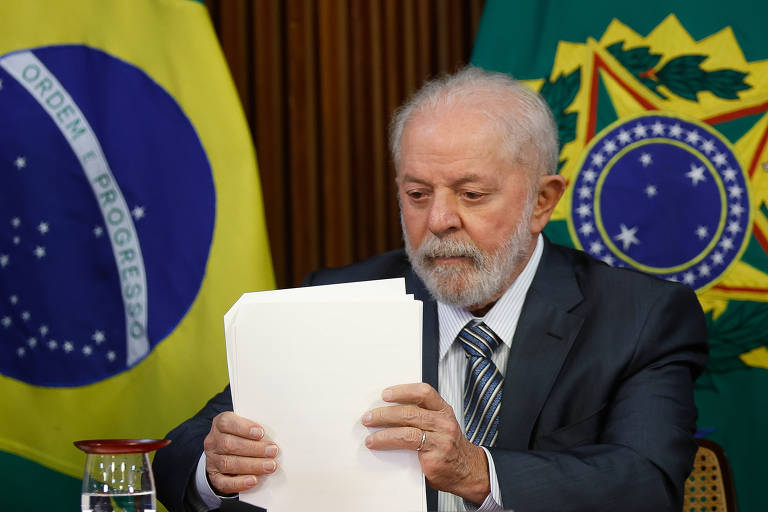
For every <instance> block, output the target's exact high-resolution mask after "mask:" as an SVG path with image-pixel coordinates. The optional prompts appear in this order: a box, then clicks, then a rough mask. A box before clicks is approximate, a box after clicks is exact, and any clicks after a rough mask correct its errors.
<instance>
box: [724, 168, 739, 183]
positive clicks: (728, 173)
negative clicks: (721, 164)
mask: <svg viewBox="0 0 768 512" xmlns="http://www.w3.org/2000/svg"><path fill="white" fill-rule="evenodd" d="M723 178H725V181H734V180H735V179H736V170H735V169H731V168H730V167H729V168H727V169H726V170H724V171H723Z"/></svg>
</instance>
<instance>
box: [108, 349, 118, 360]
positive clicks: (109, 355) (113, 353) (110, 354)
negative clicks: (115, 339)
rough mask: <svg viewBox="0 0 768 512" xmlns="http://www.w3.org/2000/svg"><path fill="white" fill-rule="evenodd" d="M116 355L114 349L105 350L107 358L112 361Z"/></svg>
mask: <svg viewBox="0 0 768 512" xmlns="http://www.w3.org/2000/svg"><path fill="white" fill-rule="evenodd" d="M116 357H117V355H116V354H115V352H114V351H112V350H110V351H109V352H107V359H109V360H110V361H114V360H115V358H116Z"/></svg>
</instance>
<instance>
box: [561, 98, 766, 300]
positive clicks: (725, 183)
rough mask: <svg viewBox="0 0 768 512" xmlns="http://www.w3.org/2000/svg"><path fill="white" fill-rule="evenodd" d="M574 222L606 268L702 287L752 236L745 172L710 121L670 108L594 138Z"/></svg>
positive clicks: (582, 169)
mask: <svg viewBox="0 0 768 512" xmlns="http://www.w3.org/2000/svg"><path fill="white" fill-rule="evenodd" d="M572 194H573V196H572V201H571V215H570V221H569V222H570V229H571V233H572V236H573V237H574V239H575V240H577V241H578V244H579V245H580V246H581V247H582V248H583V249H584V250H585V251H586V252H588V253H590V254H591V255H592V256H595V257H596V258H599V259H602V260H603V261H605V262H606V263H608V264H609V265H613V266H620V267H632V268H636V269H639V270H642V271H644V272H647V273H650V274H654V275H657V276H658V277H661V278H664V279H669V280H674V281H679V282H682V283H685V284H687V285H688V286H690V287H691V288H694V289H696V290H700V289H703V288H706V287H708V286H711V285H712V284H714V283H715V282H716V281H717V280H718V279H719V278H720V276H722V274H723V273H724V272H725V270H726V269H727V268H728V267H729V265H731V264H732V263H733V262H734V261H736V260H737V259H738V257H739V254H740V253H741V251H743V249H744V246H745V243H746V241H747V240H748V237H749V233H750V229H751V223H750V199H749V187H748V185H747V177H746V175H745V173H744V171H743V170H742V168H741V166H740V165H739V162H738V160H737V159H736V156H735V155H734V153H733V150H732V149H731V147H730V145H729V144H728V142H727V141H726V140H725V139H724V138H723V137H722V135H720V134H719V133H718V132H717V131H716V130H715V129H713V128H712V127H710V126H708V125H705V124H703V123H700V122H698V121H695V120H691V119H684V118H681V117H680V116H678V115H672V114H666V113H665V114H660V113H654V114H645V115H640V116H637V117H634V118H630V119H621V120H619V121H618V122H616V123H614V124H613V125H611V126H608V127H607V128H606V129H604V130H603V131H602V132H601V133H600V134H599V135H598V136H597V137H595V139H594V140H593V141H592V142H591V143H590V145H589V146H588V148H587V150H586V151H585V154H584V158H583V160H582V162H581V164H580V165H579V172H578V174H577V177H576V180H575V181H574V183H573V191H572Z"/></svg>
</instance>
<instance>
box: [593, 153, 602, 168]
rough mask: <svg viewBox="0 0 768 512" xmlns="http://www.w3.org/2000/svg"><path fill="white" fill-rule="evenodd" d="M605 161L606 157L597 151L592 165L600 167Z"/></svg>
mask: <svg viewBox="0 0 768 512" xmlns="http://www.w3.org/2000/svg"><path fill="white" fill-rule="evenodd" d="M603 162H605V157H604V156H603V155H602V154H600V153H595V154H594V155H592V165H596V166H598V167H600V166H601V165H603Z"/></svg>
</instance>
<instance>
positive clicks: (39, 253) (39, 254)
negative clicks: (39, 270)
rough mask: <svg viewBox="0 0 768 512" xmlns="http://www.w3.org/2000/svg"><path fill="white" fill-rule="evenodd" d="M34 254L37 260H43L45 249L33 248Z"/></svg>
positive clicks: (40, 247) (41, 247)
mask: <svg viewBox="0 0 768 512" xmlns="http://www.w3.org/2000/svg"><path fill="white" fill-rule="evenodd" d="M34 253H35V257H37V259H39V260H40V259H43V258H44V257H45V247H43V246H40V245H38V246H37V247H35V250H34Z"/></svg>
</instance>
